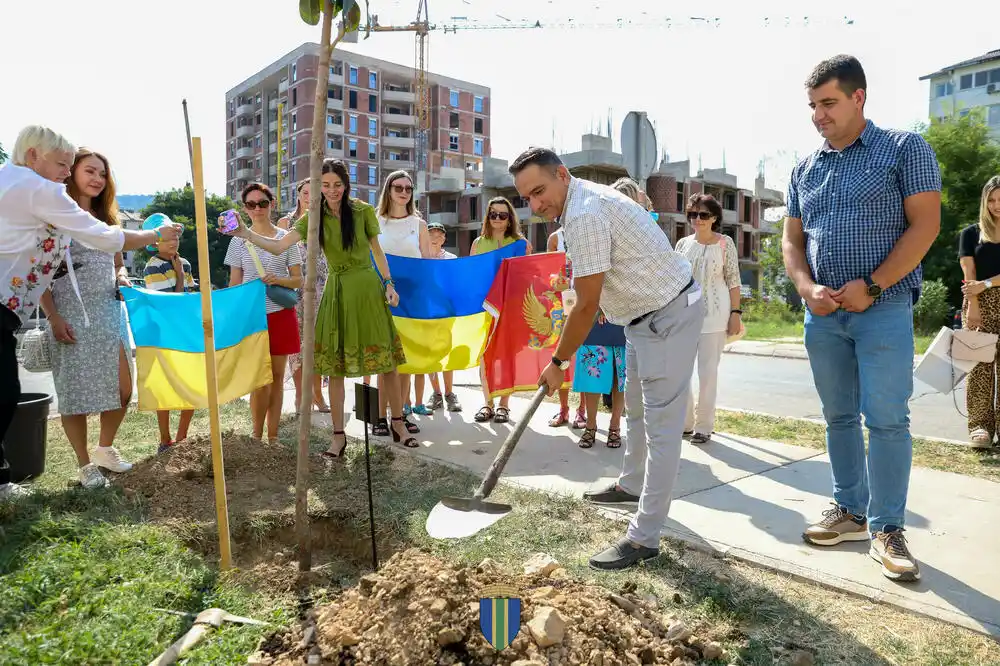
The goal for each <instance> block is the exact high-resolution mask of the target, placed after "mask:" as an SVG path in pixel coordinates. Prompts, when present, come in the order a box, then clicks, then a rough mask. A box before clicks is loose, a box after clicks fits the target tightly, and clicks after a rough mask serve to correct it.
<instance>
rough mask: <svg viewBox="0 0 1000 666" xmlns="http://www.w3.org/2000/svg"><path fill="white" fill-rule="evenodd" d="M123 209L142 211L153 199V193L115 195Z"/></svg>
mask: <svg viewBox="0 0 1000 666" xmlns="http://www.w3.org/2000/svg"><path fill="white" fill-rule="evenodd" d="M115 198H116V199H117V200H118V207H119V208H121V209H122V210H134V211H140V210H142V209H143V208H145V207H146V206H148V205H149V204H150V203H152V201H153V195H152V194H119V195H118V196H117V197H115Z"/></svg>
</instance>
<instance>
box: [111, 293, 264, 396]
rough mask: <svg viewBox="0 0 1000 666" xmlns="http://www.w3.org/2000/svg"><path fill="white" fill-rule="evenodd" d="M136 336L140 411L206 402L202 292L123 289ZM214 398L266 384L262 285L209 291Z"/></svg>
mask: <svg viewBox="0 0 1000 666" xmlns="http://www.w3.org/2000/svg"><path fill="white" fill-rule="evenodd" d="M121 293H122V296H124V298H125V306H126V307H127V308H128V316H129V322H130V324H131V328H132V337H133V339H134V340H135V359H136V369H137V375H138V377H137V385H138V389H139V409H140V410H143V411H152V410H159V409H174V410H178V409H204V408H207V407H208V380H207V379H206V374H205V332H204V328H203V326H202V314H201V295H200V294H197V293H187V294H183V293H164V292H160V291H149V290H147V289H136V288H127V287H123V288H122V289H121ZM212 321H213V325H214V327H215V350H216V351H215V362H216V378H217V383H218V387H219V404H224V403H227V402H231V401H233V400H236V399H237V398H240V397H242V396H244V395H247V394H248V393H250V392H251V391H253V390H254V389H258V388H260V387H262V386H266V385H268V384H270V383H271V354H270V349H269V345H268V336H267V314H266V312H265V304H264V283H263V282H261V281H260V280H253V281H251V282H247V283H246V284H242V285H239V286H236V287H230V288H228V289H220V290H217V291H213V292H212Z"/></svg>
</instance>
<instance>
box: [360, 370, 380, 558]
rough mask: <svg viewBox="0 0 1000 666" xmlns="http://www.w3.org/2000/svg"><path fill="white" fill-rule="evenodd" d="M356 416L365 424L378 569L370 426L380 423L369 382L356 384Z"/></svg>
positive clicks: (371, 522) (375, 555)
mask: <svg viewBox="0 0 1000 666" xmlns="http://www.w3.org/2000/svg"><path fill="white" fill-rule="evenodd" d="M354 417H355V418H356V419H358V420H359V421H361V422H362V423H364V425H365V473H366V476H367V479H368V524H369V526H370V528H371V539H372V569H374V570H375V571H378V550H377V547H376V545H375V505H374V503H373V500H372V463H371V449H370V448H369V444H368V426H370V425H373V424H375V423H378V420H379V413H378V389H377V388H374V387H372V386H369V385H368V384H355V385H354Z"/></svg>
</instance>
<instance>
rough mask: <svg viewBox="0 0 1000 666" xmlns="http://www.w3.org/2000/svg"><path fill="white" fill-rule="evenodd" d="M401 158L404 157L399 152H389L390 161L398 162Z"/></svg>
mask: <svg viewBox="0 0 1000 666" xmlns="http://www.w3.org/2000/svg"><path fill="white" fill-rule="evenodd" d="M400 159H402V158H401V157H400V156H399V153H394V152H390V153H389V161H390V162H397V161H399V160H400Z"/></svg>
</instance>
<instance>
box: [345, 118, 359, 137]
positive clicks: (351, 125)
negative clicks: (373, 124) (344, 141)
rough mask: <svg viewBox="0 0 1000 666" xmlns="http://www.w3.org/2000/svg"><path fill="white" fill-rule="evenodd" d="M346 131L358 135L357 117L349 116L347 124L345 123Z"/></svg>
mask: <svg viewBox="0 0 1000 666" xmlns="http://www.w3.org/2000/svg"><path fill="white" fill-rule="evenodd" d="M347 131H348V132H350V133H351V134H357V133H358V117H357V116H351V117H350V119H349V120H348V123H347Z"/></svg>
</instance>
